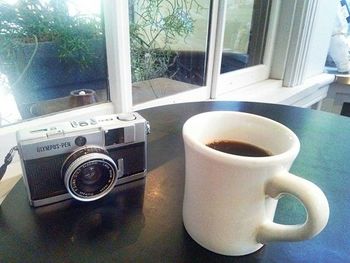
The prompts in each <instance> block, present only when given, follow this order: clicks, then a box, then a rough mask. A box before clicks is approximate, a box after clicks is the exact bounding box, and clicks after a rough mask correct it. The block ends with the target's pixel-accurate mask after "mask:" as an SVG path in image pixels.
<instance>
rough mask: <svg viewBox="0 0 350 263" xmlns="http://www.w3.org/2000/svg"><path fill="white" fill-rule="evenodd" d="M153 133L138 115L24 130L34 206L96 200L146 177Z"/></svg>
mask: <svg viewBox="0 0 350 263" xmlns="http://www.w3.org/2000/svg"><path fill="white" fill-rule="evenodd" d="M148 133H149V124H148V122H147V121H146V120H145V119H144V118H143V117H142V116H141V115H139V114H138V113H135V112H134V113H125V114H112V115H104V116H98V117H95V118H91V119H88V120H84V121H71V122H64V123H59V124H54V125H47V126H43V127H38V128H34V129H27V130H21V131H18V132H17V146H18V150H19V154H20V158H21V165H22V170H23V179H24V183H25V186H26V188H27V192H28V197H29V201H30V204H31V205H32V206H34V207H37V206H42V205H47V204H51V203H55V202H59V201H63V200H66V199H69V198H75V199H77V200H80V201H93V200H97V199H99V198H101V197H103V196H105V195H107V194H108V193H109V192H110V191H112V190H113V189H114V188H115V187H116V186H119V185H121V184H126V183H131V182H133V181H136V180H139V179H141V178H144V177H145V175H146V171H147V167H146V164H147V151H146V148H147V134H148Z"/></svg>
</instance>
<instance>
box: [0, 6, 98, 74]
mask: <svg viewBox="0 0 350 263" xmlns="http://www.w3.org/2000/svg"><path fill="white" fill-rule="evenodd" d="M102 37H103V30H102V26H101V19H100V17H98V16H92V15H89V16H71V15H69V12H68V7H67V4H66V1H57V0H51V1H48V2H47V4H44V3H43V2H41V1H40V0H18V2H17V3H16V4H6V3H0V56H1V58H2V60H9V61H12V60H13V59H14V58H15V52H16V49H17V48H18V47H19V46H23V44H25V43H35V44H36V45H37V44H38V43H40V42H54V43H56V44H57V47H58V54H59V58H60V60H61V61H63V62H67V63H73V64H78V65H79V66H80V68H81V69H84V68H86V67H88V66H89V65H90V64H91V63H93V61H94V54H93V52H92V50H91V45H90V43H89V41H91V40H94V39H102Z"/></svg>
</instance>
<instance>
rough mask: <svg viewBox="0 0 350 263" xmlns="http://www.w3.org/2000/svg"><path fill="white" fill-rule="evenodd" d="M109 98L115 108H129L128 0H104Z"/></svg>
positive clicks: (130, 90)
mask: <svg viewBox="0 0 350 263" xmlns="http://www.w3.org/2000/svg"><path fill="white" fill-rule="evenodd" d="M103 10H104V16H105V32H106V50H107V64H108V75H109V89H110V99H111V101H112V103H113V105H114V108H115V111H116V112H127V111H131V110H132V82H131V70H130V69H131V62H130V39H129V7H128V0H118V1H114V0H104V1H103Z"/></svg>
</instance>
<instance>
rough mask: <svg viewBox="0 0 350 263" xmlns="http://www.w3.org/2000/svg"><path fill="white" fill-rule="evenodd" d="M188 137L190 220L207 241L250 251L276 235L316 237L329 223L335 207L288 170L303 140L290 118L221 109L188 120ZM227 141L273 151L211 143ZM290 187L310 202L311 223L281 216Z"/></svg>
mask: <svg viewBox="0 0 350 263" xmlns="http://www.w3.org/2000/svg"><path fill="white" fill-rule="evenodd" d="M183 138H184V143H185V155H186V181H185V194H184V203H183V221H184V225H185V228H186V230H187V232H188V233H189V234H190V236H191V237H192V238H193V239H194V240H195V241H196V242H197V243H199V244H200V245H202V246H203V247H205V248H207V249H209V250H211V251H213V252H216V253H219V254H223V255H236V256H238V255H246V254H249V253H252V252H254V251H256V250H258V249H259V248H261V247H262V246H263V244H265V243H267V242H270V241H298V240H304V239H309V238H311V237H313V236H315V235H317V234H318V233H319V232H320V231H321V230H322V229H323V228H324V227H325V226H326V224H327V221H328V217H329V206H328V202H327V199H326V197H325V195H324V194H323V192H322V191H321V190H320V189H319V188H318V187H317V186H316V185H314V184H313V183H311V182H310V181H307V180H305V179H303V178H300V177H297V176H295V175H293V174H291V173H289V172H288V171H289V169H290V167H291V165H292V163H293V161H294V159H295V158H296V156H297V154H298V152H299V148H300V142H299V140H298V138H297V136H296V135H295V134H294V133H293V132H292V131H291V130H290V129H288V128H287V127H285V126H284V125H282V124H280V123H278V122H275V121H273V120H270V119H268V118H264V117H261V116H257V115H253V114H248V113H242V112H232V111H231V112H230V111H213V112H206V113H202V114H198V115H195V116H193V117H191V118H190V119H189V120H187V121H186V123H185V124H184V127H183ZM220 140H233V141H240V142H245V143H249V144H252V145H255V146H258V147H260V148H262V149H265V150H267V151H270V152H271V153H272V155H271V156H267V157H245V156H239V155H233V154H228V153H224V152H221V151H217V150H214V149H212V148H210V147H208V146H206V144H208V143H211V142H213V141H220ZM284 193H286V194H291V195H293V196H295V197H296V198H297V199H299V200H300V201H301V202H302V204H303V205H304V206H305V209H306V212H307V219H306V221H305V223H304V224H301V225H283V224H277V223H274V222H273V218H274V214H275V210H276V206H277V200H278V198H279V197H280V196H281V194H284Z"/></svg>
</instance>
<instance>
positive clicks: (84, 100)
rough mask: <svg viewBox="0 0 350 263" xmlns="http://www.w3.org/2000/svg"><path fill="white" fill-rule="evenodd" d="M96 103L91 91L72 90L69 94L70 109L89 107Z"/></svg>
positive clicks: (95, 97)
mask: <svg viewBox="0 0 350 263" xmlns="http://www.w3.org/2000/svg"><path fill="white" fill-rule="evenodd" d="M96 102H97V96H96V92H95V91H94V90H92V89H79V90H73V91H71V93H70V97H69V105H70V107H72V108H74V107H79V106H84V105H89V104H93V103H96Z"/></svg>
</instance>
